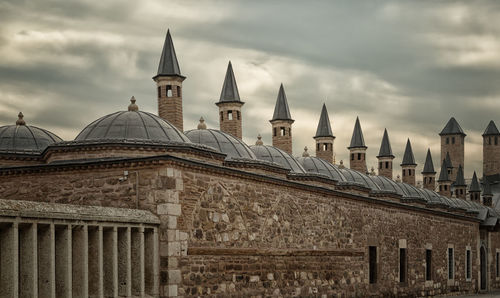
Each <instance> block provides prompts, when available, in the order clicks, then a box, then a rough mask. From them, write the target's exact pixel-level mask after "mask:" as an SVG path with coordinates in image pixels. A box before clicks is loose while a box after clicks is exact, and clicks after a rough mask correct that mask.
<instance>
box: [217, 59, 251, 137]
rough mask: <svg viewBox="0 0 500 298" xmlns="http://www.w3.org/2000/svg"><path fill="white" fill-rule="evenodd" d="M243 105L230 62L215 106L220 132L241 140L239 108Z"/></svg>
mask: <svg viewBox="0 0 500 298" xmlns="http://www.w3.org/2000/svg"><path fill="white" fill-rule="evenodd" d="M244 104H245V103H244V102H242V101H241V100H240V93H239V92H238V86H237V85H236V79H235V78H234V73H233V66H232V65H231V61H229V64H228V65H227V71H226V78H225V79H224V84H223V85H222V91H221V94H220V99H219V102H217V103H216V105H217V106H218V107H219V123H220V130H221V131H223V132H227V133H229V134H232V135H233V136H235V137H237V138H239V139H241V138H242V129H241V127H242V125H241V122H242V118H243V117H242V115H241V107H242V106H243V105H244Z"/></svg>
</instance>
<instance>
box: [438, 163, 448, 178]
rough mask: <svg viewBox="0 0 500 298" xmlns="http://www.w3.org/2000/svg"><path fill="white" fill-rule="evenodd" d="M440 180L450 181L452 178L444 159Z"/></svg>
mask: <svg viewBox="0 0 500 298" xmlns="http://www.w3.org/2000/svg"><path fill="white" fill-rule="evenodd" d="M438 181H439V182H441V181H450V178H449V177H448V169H447V168H446V161H445V160H444V159H443V165H442V166H441V173H439V179H438Z"/></svg>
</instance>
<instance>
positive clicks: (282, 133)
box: [280, 127, 286, 137]
mask: <svg viewBox="0 0 500 298" xmlns="http://www.w3.org/2000/svg"><path fill="white" fill-rule="evenodd" d="M285 135H286V130H285V128H284V127H280V136H282V137H284V136H285Z"/></svg>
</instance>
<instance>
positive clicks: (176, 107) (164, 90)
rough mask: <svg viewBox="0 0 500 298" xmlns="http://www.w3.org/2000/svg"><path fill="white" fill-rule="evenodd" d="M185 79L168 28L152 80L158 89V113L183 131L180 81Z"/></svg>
mask: <svg viewBox="0 0 500 298" xmlns="http://www.w3.org/2000/svg"><path fill="white" fill-rule="evenodd" d="M185 79H186V77H185V76H183V75H181V70H180V68H179V62H177V56H176V55H175V49H174V44H173V42H172V36H170V30H168V31H167V37H166V38H165V44H164V45H163V51H162V53H161V58H160V64H159V65H158V74H157V75H156V76H154V77H153V80H154V81H155V82H156V86H157V90H158V91H157V93H158V115H159V116H160V117H161V118H163V119H165V120H167V121H168V122H170V123H172V124H173V125H174V126H175V127H177V128H178V129H179V130H180V131H183V116H182V82H183V81H184V80H185Z"/></svg>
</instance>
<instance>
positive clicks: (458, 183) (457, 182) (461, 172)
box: [455, 165, 467, 186]
mask: <svg viewBox="0 0 500 298" xmlns="http://www.w3.org/2000/svg"><path fill="white" fill-rule="evenodd" d="M455 186H467V184H466V183H465V179H464V170H463V168H462V165H460V166H458V171H457V179H456V180H455Z"/></svg>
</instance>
